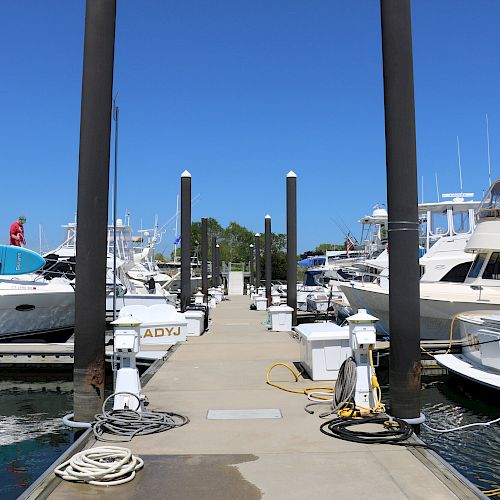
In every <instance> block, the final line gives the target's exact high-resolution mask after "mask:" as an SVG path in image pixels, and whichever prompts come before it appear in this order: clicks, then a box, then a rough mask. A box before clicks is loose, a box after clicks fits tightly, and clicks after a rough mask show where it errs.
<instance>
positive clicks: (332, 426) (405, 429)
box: [320, 415, 429, 448]
mask: <svg viewBox="0 0 500 500" xmlns="http://www.w3.org/2000/svg"><path fill="white" fill-rule="evenodd" d="M361 424H379V425H383V426H384V429H383V430H381V431H361V430H353V429H350V427H353V426H355V425H361ZM320 431H321V432H322V433H323V434H325V435H326V436H329V437H334V438H338V439H343V440H344V441H352V442H354V443H363V444H395V445H400V446H413V447H424V448H429V446H428V445H426V444H425V443H424V444H422V443H408V442H407V440H408V439H409V438H410V437H411V436H412V434H413V429H412V427H411V425H410V424H409V423H408V422H406V421H404V420H402V419H400V418H396V417H389V416H387V415H385V416H384V415H374V416H372V417H366V418H335V419H333V420H329V421H328V422H324V423H323V424H321V426H320Z"/></svg>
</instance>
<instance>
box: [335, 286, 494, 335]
mask: <svg viewBox="0 0 500 500" xmlns="http://www.w3.org/2000/svg"><path fill="white" fill-rule="evenodd" d="M341 289H342V291H343V292H344V294H345V296H346V298H347V300H348V301H349V304H350V305H351V307H352V308H353V309H354V310H357V309H360V308H363V309H366V310H367V311H368V312H369V313H370V314H372V315H374V316H376V317H377V318H379V323H378V324H377V329H378V331H379V332H380V333H383V334H387V333H390V331H389V292H388V290H386V289H383V288H382V287H375V286H373V285H371V286H370V285H368V286H362V285H356V286H354V287H353V286H348V285H341ZM498 309H499V305H498V304H497V303H493V302H492V303H487V302H479V301H465V300H457V301H450V300H439V299H436V298H428V297H422V296H421V298H420V338H421V339H422V340H447V339H449V338H450V327H451V321H452V319H453V317H454V316H456V315H458V314H460V313H463V312H464V311H495V310H498ZM453 338H454V339H458V338H459V331H458V324H455V325H454V332H453Z"/></svg>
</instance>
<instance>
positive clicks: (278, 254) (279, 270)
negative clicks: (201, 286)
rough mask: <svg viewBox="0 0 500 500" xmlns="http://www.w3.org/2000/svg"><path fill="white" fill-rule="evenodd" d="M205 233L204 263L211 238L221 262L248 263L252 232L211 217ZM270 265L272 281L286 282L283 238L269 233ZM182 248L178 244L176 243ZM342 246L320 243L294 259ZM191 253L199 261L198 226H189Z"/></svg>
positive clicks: (280, 234) (252, 249) (210, 250)
mask: <svg viewBox="0 0 500 500" xmlns="http://www.w3.org/2000/svg"><path fill="white" fill-rule="evenodd" d="M207 233H208V259H209V260H212V241H213V238H214V237H215V238H216V240H217V243H218V244H219V248H220V256H221V261H223V262H232V263H237V262H241V263H245V264H247V263H248V262H249V261H250V252H251V251H254V250H255V249H254V248H251V247H250V245H254V244H255V232H254V231H250V229H248V228H246V227H245V226H242V225H241V224H238V223H237V222H235V221H231V222H230V223H229V224H228V226H227V227H225V228H224V227H222V226H221V224H219V222H218V221H217V220H216V219H214V218H213V217H209V218H208V220H207ZM271 236H272V238H271V241H272V242H271V263H272V279H273V280H286V234H284V233H271ZM180 244H181V245H182V241H181V242H180ZM264 244H265V243H264V234H263V233H262V234H261V238H260V250H261V260H260V269H261V277H262V278H263V277H264V276H265V261H264ZM344 248H345V247H344V245H336V244H329V243H322V244H321V245H319V246H318V247H316V249H315V250H313V251H308V252H304V253H303V254H301V255H298V256H297V259H299V260H300V259H301V258H304V257H307V256H309V255H322V254H324V253H325V250H338V249H344ZM191 252H192V257H198V258H199V259H201V222H193V223H191ZM179 257H180V247H179V248H178V249H177V258H179ZM155 258H156V259H157V260H163V261H166V260H168V259H167V258H165V256H164V255H163V254H162V253H157V254H156V255H155ZM170 259H172V260H173V259H174V252H172V253H171V255H170Z"/></svg>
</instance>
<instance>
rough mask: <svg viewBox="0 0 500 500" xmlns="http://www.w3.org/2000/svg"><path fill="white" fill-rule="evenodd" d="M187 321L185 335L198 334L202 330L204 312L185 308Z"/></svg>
mask: <svg viewBox="0 0 500 500" xmlns="http://www.w3.org/2000/svg"><path fill="white" fill-rule="evenodd" d="M184 316H186V321H187V336H188V337H193V336H198V337H199V336H200V335H201V334H202V333H203V332H204V331H205V330H204V327H205V325H204V322H205V313H204V312H203V311H191V310H189V309H188V310H187V311H186V312H185V313H184Z"/></svg>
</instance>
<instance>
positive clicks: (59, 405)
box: [0, 377, 500, 500]
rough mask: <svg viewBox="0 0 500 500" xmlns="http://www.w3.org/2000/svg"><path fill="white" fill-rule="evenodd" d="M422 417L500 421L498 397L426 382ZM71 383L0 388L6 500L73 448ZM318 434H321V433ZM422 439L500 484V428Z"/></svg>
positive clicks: (446, 423) (478, 480)
mask: <svg viewBox="0 0 500 500" xmlns="http://www.w3.org/2000/svg"><path fill="white" fill-rule="evenodd" d="M424 382H425V384H424V387H425V388H424V390H423V391H422V406H423V411H424V412H425V413H426V415H427V416H428V417H429V418H430V420H429V423H430V424H431V425H433V426H435V427H455V426H459V425H464V424H467V423H472V422H477V421H488V420H492V419H494V418H496V417H498V416H499V415H500V401H499V399H500V398H499V397H498V393H491V392H484V391H479V390H478V388H477V386H469V385H467V384H464V383H463V382H462V381H459V380H457V379H454V378H447V377H442V378H439V379H438V378H432V379H425V380H424ZM72 390H73V384H72V382H71V380H69V379H66V380H65V379H59V380H51V381H44V382H41V381H40V379H38V381H33V382H29V381H26V379H24V380H23V381H16V380H14V379H11V380H9V381H4V382H1V383H0V484H1V485H2V499H9V500H10V499H15V498H17V496H18V495H19V494H20V493H21V492H22V491H23V490H24V489H26V488H27V487H28V486H29V485H30V484H31V483H32V482H33V481H34V480H35V479H36V478H37V477H38V476H39V475H40V474H41V473H42V472H44V471H45V469H46V468H47V467H48V466H49V465H50V464H51V463H52V462H53V461H54V460H55V459H56V458H57V457H58V456H59V455H60V454H61V453H62V452H63V451H64V450H65V449H66V448H68V446H70V444H71V443H72V442H73V433H72V432H71V431H69V430H66V429H65V428H64V427H63V426H62V424H61V417H62V416H63V415H65V414H67V413H69V412H70V411H71V410H72V404H73V398H72ZM318 432H319V431H318ZM421 437H422V438H423V439H424V440H425V441H426V442H429V443H432V445H433V447H434V448H435V449H437V450H438V451H439V453H440V455H441V456H442V457H443V458H444V459H446V460H447V461H448V462H449V463H451V464H452V465H453V466H454V467H456V469H458V470H459V471H460V472H461V473H462V474H463V475H464V476H466V477H467V478H468V479H469V480H470V481H472V482H473V483H474V484H476V485H478V486H479V487H480V488H481V489H488V488H491V487H492V486H494V485H498V484H499V482H500V477H499V475H500V472H499V471H500V451H499V450H500V425H496V426H494V427H488V428H485V429H481V430H477V431H465V432H456V433H451V434H446V435H444V436H439V437H437V438H436V435H435V434H433V433H431V432H429V431H427V430H426V429H425V428H423V429H422V434H421Z"/></svg>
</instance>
